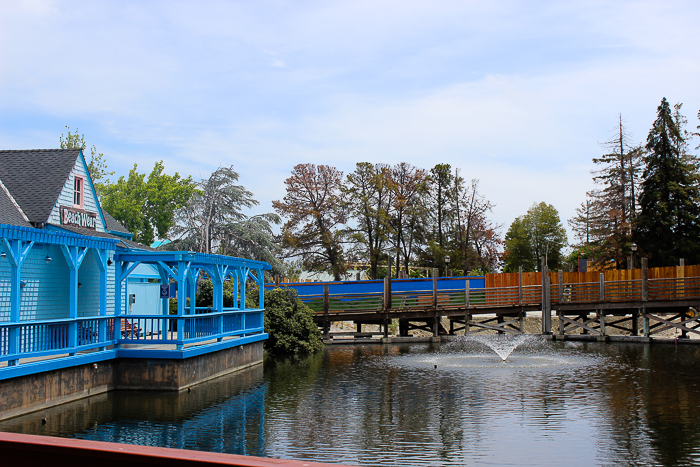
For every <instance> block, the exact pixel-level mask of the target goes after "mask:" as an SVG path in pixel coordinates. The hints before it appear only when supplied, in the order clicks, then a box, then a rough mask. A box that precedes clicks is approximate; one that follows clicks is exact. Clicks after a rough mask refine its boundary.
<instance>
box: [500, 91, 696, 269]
mask: <svg viewBox="0 0 700 467" xmlns="http://www.w3.org/2000/svg"><path fill="white" fill-rule="evenodd" d="M682 106H683V105H682V104H681V103H678V104H676V105H674V106H671V105H670V104H669V102H668V101H667V100H666V98H663V99H662V101H661V103H660V104H659V106H658V107H657V111H656V119H655V120H654V122H653V124H652V126H651V129H650V130H649V133H648V134H647V138H646V142H645V143H644V144H641V143H635V142H633V140H632V138H631V136H630V135H629V133H628V131H627V129H626V128H625V126H624V122H623V119H622V116H621V115H620V116H619V118H618V122H617V125H616V128H615V132H614V136H613V137H612V138H610V139H609V140H608V141H606V142H604V143H603V144H602V147H603V150H604V153H603V154H602V155H601V156H600V157H594V158H593V164H594V169H593V170H592V171H591V173H592V176H593V181H594V183H595V188H594V189H593V190H591V191H589V192H588V193H586V199H585V201H584V202H583V203H581V205H580V206H579V207H578V208H577V209H576V213H575V215H574V216H573V217H572V218H571V219H569V220H568V222H569V225H570V227H571V229H572V230H573V232H574V235H575V240H574V244H573V245H572V251H571V253H570V254H569V255H568V258H567V257H564V256H562V255H558V257H559V258H560V261H559V262H557V263H556V264H552V263H548V264H549V265H550V268H553V267H562V266H564V267H565V265H567V263H568V267H569V269H572V270H575V269H576V267H577V260H578V259H580V258H584V259H587V260H591V261H592V262H593V264H594V266H595V267H596V268H598V269H607V268H618V269H624V268H627V267H628V266H633V267H634V265H632V264H629V263H630V260H631V259H632V258H634V257H642V256H644V257H647V258H648V260H649V265H650V266H652V267H659V266H676V265H678V264H679V260H680V259H681V258H683V259H685V261H686V262H687V263H688V264H700V161H699V159H698V157H697V155H696V154H693V153H692V149H693V148H692V147H691V141H692V139H693V138H694V137H697V136H700V125H698V126H697V129H698V130H699V131H697V132H693V131H688V130H687V129H686V127H687V124H688V121H687V119H686V117H685V116H683V114H682V113H681V110H682ZM698 119H699V120H700V112H698ZM694 149H700V146H697V147H695V148H694ZM516 223H517V220H516ZM516 223H514V225H512V226H511V230H509V234H511V231H512V230H515V229H516V228H517V227H518V226H517V225H516ZM562 230H563V229H562ZM509 234H507V235H506V251H505V254H504V257H505V261H504V264H505V265H506V268H507V267H508V265H511V269H512V268H513V266H515V264H517V263H522V264H528V258H527V257H526V256H525V255H523V254H522V253H521V252H520V251H519V250H518V249H517V248H518V246H519V245H518V244H517V243H512V242H509ZM633 250H634V251H635V252H634V254H633ZM531 256H532V255H531Z"/></svg>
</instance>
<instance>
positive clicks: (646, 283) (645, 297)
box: [642, 258, 651, 337]
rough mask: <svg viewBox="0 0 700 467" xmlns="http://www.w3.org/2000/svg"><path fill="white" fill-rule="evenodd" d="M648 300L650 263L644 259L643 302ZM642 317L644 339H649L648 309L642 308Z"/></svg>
mask: <svg viewBox="0 0 700 467" xmlns="http://www.w3.org/2000/svg"><path fill="white" fill-rule="evenodd" d="M647 300H649V261H648V260H647V259H646V258H642V301H643V302H646V301H647ZM642 316H644V321H643V323H644V324H643V326H644V337H649V336H651V329H650V326H649V317H647V316H646V307H642Z"/></svg>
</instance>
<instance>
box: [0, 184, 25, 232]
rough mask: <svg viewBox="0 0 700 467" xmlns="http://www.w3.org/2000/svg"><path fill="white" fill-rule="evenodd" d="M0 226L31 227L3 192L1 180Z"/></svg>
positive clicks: (5, 192)
mask: <svg viewBox="0 0 700 467" xmlns="http://www.w3.org/2000/svg"><path fill="white" fill-rule="evenodd" d="M0 224H8V225H19V226H20V227H31V226H32V225H31V224H30V223H29V222H27V220H26V219H25V218H24V216H23V215H22V213H21V212H20V211H19V209H17V205H15V203H14V202H13V200H12V199H11V198H10V195H8V193H7V191H5V187H4V186H3V184H2V180H0Z"/></svg>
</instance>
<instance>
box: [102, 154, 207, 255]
mask: <svg viewBox="0 0 700 467" xmlns="http://www.w3.org/2000/svg"><path fill="white" fill-rule="evenodd" d="M163 170H164V166H163V162H162V161H159V162H156V164H155V166H154V167H153V170H152V171H151V173H150V175H149V176H148V179H146V174H142V173H139V172H138V166H137V165H136V164H134V168H133V169H131V170H130V171H129V176H128V177H126V178H125V177H124V176H121V177H119V179H118V180H117V182H116V183H112V184H109V185H107V186H106V187H105V190H104V194H103V196H102V199H101V203H102V207H103V208H104V209H105V210H106V211H107V212H109V213H110V214H111V215H112V216H114V218H115V219H117V220H118V221H120V222H121V223H122V224H123V225H124V226H125V227H126V228H127V229H128V230H129V231H130V232H132V233H133V234H134V240H135V241H137V242H140V243H143V244H145V245H150V244H151V243H152V242H153V240H155V236H156V234H157V235H158V237H159V238H168V236H169V234H170V229H171V228H172V227H173V225H174V223H175V211H176V210H177V209H179V208H180V207H182V206H184V205H185V204H186V203H187V201H188V200H189V199H190V197H191V196H192V194H193V193H194V192H195V184H194V182H193V181H192V177H187V178H184V179H183V178H180V175H179V174H178V173H177V172H176V173H175V175H167V174H164V173H163Z"/></svg>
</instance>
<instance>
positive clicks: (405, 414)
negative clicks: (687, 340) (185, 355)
mask: <svg viewBox="0 0 700 467" xmlns="http://www.w3.org/2000/svg"><path fill="white" fill-rule="evenodd" d="M698 362H700V346H678V347H676V346H673V345H642V344H619V343H615V344H605V343H593V342H591V343H584V342H551V341H545V340H538V339H535V340H532V341H529V342H526V343H525V344H523V345H520V346H519V347H518V348H516V349H515V351H514V352H513V353H512V354H511V355H510V356H509V357H507V360H506V361H505V362H503V361H502V360H501V357H499V356H498V355H496V353H494V352H493V351H491V350H490V349H488V348H487V347H486V346H484V345H483V343H481V342H477V341H472V340H469V341H465V340H461V341H456V342H450V343H443V344H440V345H431V344H401V345H386V346H381V345H372V344H368V345H364V346H363V345H358V346H337V345H334V346H329V347H327V348H326V349H325V350H324V351H323V352H322V353H320V354H319V355H316V356H314V357H311V358H308V359H305V360H300V361H289V360H277V361H275V360H270V359H268V360H266V361H265V364H264V366H263V365H258V366H256V367H254V368H252V369H249V370H246V371H243V372H239V373H235V374H232V375H228V376H226V377H223V378H218V379H216V380H213V381H210V382H208V383H204V384H201V385H198V386H195V387H193V388H192V390H191V392H187V391H182V392H180V393H165V392H164V393H160V392H133V391H129V392H113V393H109V394H104V395H99V396H95V397H92V398H89V399H84V400H82V401H78V402H74V403H71V404H66V405H63V406H61V407H56V408H53V409H50V410H48V411H44V412H38V413H35V414H30V415H27V416H24V417H19V418H15V419H11V420H8V421H5V422H0V430H2V431H14V432H22V433H28V434H41V435H52V436H64V437H75V438H82V439H91V440H100V441H111V442H118V443H134V444H144V445H151V446H164V447H174V448H182V449H195V450H204V451H215V452H228V453H235V454H247V455H254V456H265V457H279V458H294V459H308V460H314V461H320V462H336V463H347V464H356V465H366V466H374V465H393V466H423V465H426V466H427V465H431V466H432V465H435V466H462V465H477V466H488V465H494V466H496V465H497V466H501V465H519V466H548V465H551V466H554V465H557V466H558V465H561V464H567V466H592V465H599V466H607V465H616V466H617V465H645V466H646V465H663V466H675V465H699V464H700V374H699V372H698ZM42 417H45V418H46V419H47V423H46V424H45V425H42V422H41V418H42Z"/></svg>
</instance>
